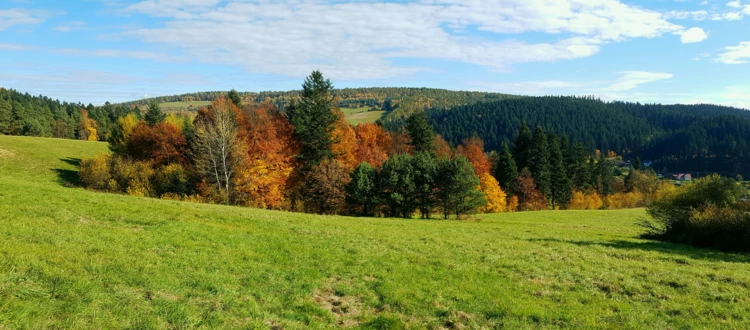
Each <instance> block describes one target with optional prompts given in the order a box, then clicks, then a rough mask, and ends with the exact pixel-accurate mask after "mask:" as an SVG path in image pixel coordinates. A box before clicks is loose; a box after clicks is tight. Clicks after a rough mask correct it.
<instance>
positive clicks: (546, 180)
mask: <svg viewBox="0 0 750 330" xmlns="http://www.w3.org/2000/svg"><path fill="white" fill-rule="evenodd" d="M530 157H531V159H530V163H529V170H530V171H531V176H532V177H533V178H534V182H536V186H537V188H539V191H541V192H542V194H543V195H544V196H545V197H547V199H550V198H551V197H552V196H551V193H552V188H551V181H550V180H551V174H550V163H549V147H548V146H547V134H545V133H544V130H543V129H542V127H541V126H537V128H536V130H534V135H533V136H532V145H531V154H530Z"/></svg>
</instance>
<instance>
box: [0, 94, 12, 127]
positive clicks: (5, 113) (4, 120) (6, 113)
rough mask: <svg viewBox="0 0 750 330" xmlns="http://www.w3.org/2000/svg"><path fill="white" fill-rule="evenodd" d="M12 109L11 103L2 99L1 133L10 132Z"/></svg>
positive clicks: (0, 107)
mask: <svg viewBox="0 0 750 330" xmlns="http://www.w3.org/2000/svg"><path fill="white" fill-rule="evenodd" d="M11 118H12V111H11V107H10V103H9V102H7V101H5V100H2V99H0V134H10V122H11Z"/></svg>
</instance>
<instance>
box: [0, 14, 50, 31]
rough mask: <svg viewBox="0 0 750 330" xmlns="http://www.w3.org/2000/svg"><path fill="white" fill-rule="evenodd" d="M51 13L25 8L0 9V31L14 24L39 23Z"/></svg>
mask: <svg viewBox="0 0 750 330" xmlns="http://www.w3.org/2000/svg"><path fill="white" fill-rule="evenodd" d="M52 15H53V14H52V13H48V12H43V11H33V10H25V9H5V10H0V31H3V30H5V29H7V28H10V27H12V26H15V25H37V24H41V23H42V22H44V21H45V20H47V18H49V17H50V16H52Z"/></svg>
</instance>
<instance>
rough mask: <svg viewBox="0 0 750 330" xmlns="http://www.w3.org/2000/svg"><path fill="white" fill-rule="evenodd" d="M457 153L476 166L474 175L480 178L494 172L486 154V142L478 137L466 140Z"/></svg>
mask: <svg viewBox="0 0 750 330" xmlns="http://www.w3.org/2000/svg"><path fill="white" fill-rule="evenodd" d="M456 152H457V153H458V154H459V155H463V156H464V157H466V158H467V159H469V161H470V162H471V165H474V174H476V175H477V176H478V177H480V178H481V177H482V175H484V174H489V173H490V171H491V170H492V164H490V161H489V160H488V159H487V156H485V154H484V141H482V139H480V138H478V137H476V136H475V137H473V138H470V139H465V140H463V141H462V142H461V145H460V146H458V149H457V150H456Z"/></svg>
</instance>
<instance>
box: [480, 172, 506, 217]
mask: <svg viewBox="0 0 750 330" xmlns="http://www.w3.org/2000/svg"><path fill="white" fill-rule="evenodd" d="M479 187H480V189H479V190H480V191H481V192H482V193H483V194H484V199H485V201H486V202H487V203H486V204H485V205H484V206H482V207H481V208H480V209H479V211H480V212H482V213H500V212H505V208H506V205H507V197H508V196H507V195H506V194H505V192H504V191H503V189H502V188H500V183H498V182H497V180H496V179H495V177H493V176H492V175H490V174H489V173H485V174H482V176H481V177H479Z"/></svg>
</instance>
